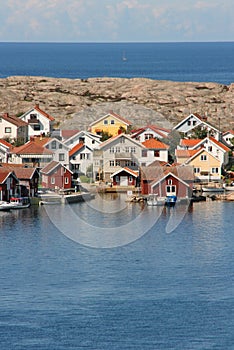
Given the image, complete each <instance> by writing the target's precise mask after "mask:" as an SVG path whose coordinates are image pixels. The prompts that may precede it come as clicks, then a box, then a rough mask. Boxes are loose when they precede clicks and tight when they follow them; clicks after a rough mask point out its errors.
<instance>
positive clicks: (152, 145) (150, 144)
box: [142, 138, 169, 149]
mask: <svg viewBox="0 0 234 350" xmlns="http://www.w3.org/2000/svg"><path fill="white" fill-rule="evenodd" d="M142 144H143V145H144V146H145V147H146V148H149V149H168V148H169V146H168V145H166V144H165V143H163V142H161V141H158V140H155V139H153V138H152V139H149V140H146V141H144V142H142Z"/></svg>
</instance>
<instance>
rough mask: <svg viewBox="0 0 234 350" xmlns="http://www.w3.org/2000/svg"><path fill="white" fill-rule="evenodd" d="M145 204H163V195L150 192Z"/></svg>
mask: <svg viewBox="0 0 234 350" xmlns="http://www.w3.org/2000/svg"><path fill="white" fill-rule="evenodd" d="M147 205H149V206H163V205H165V197H159V196H158V195H157V194H150V195H149V196H148V197H147Z"/></svg>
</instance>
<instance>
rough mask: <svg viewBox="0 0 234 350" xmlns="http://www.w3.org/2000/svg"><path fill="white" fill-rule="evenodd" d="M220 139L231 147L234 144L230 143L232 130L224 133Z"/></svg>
mask: <svg viewBox="0 0 234 350" xmlns="http://www.w3.org/2000/svg"><path fill="white" fill-rule="evenodd" d="M222 139H223V141H224V142H226V144H228V145H229V146H230V147H233V146H234V144H233V143H232V142H231V140H234V130H228V131H226V132H224V133H223V135H222Z"/></svg>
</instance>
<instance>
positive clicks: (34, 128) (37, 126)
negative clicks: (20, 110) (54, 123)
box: [33, 124, 41, 131]
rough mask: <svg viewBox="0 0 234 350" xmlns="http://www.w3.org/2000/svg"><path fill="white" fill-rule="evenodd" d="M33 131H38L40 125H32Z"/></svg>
mask: <svg viewBox="0 0 234 350" xmlns="http://www.w3.org/2000/svg"><path fill="white" fill-rule="evenodd" d="M33 130H34V131H39V130H41V127H40V124H36V125H33Z"/></svg>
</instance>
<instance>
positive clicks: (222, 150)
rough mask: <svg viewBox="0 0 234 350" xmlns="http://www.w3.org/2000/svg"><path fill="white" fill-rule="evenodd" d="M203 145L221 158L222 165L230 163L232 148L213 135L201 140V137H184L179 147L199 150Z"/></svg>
mask: <svg viewBox="0 0 234 350" xmlns="http://www.w3.org/2000/svg"><path fill="white" fill-rule="evenodd" d="M201 147H203V148H205V149H206V150H207V151H209V152H210V153H212V154H213V155H214V156H215V157H216V158H219V160H220V162H221V164H222V165H227V164H228V162H229V152H230V148H228V147H227V146H226V145H225V144H223V143H222V142H220V141H217V140H216V139H215V138H214V137H212V136H207V137H205V138H204V139H201V140H200V139H190V140H189V139H188V140H186V139H182V140H181V141H180V147H179V148H182V149H187V150H197V149H199V148H201ZM177 154H178V153H177ZM188 154H189V152H188ZM189 156H190V154H189ZM177 161H178V160H177Z"/></svg>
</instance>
